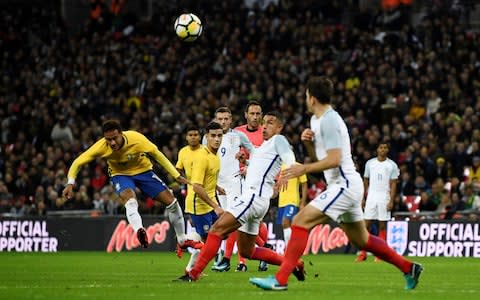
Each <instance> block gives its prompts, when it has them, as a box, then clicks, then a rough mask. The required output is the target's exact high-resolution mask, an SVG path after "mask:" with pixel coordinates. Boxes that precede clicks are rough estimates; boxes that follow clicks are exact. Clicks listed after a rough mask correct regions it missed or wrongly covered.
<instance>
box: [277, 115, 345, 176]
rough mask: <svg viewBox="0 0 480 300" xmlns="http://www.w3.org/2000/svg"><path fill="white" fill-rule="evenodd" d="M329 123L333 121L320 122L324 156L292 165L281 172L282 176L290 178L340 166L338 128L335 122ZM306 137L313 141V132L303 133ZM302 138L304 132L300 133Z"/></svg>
mask: <svg viewBox="0 0 480 300" xmlns="http://www.w3.org/2000/svg"><path fill="white" fill-rule="evenodd" d="M331 123H333V122H323V123H322V134H323V139H324V141H325V143H324V146H325V149H326V152H327V155H326V157H325V158H323V159H321V160H317V161H314V162H312V163H308V164H303V165H302V164H300V165H293V166H291V167H290V168H288V169H286V170H285V171H284V172H283V173H282V174H283V175H284V176H287V178H288V179H290V178H294V177H298V176H301V175H303V174H308V173H317V172H322V171H324V170H328V169H333V168H337V167H338V166H340V163H341V161H342V149H341V135H340V129H339V128H335V126H334V125H335V124H331ZM305 130H309V129H305ZM310 131H311V130H310ZM307 137H308V138H311V141H312V142H313V134H310V133H308V134H307V135H305V138H307ZM302 138H304V134H302ZM315 158H316V156H315Z"/></svg>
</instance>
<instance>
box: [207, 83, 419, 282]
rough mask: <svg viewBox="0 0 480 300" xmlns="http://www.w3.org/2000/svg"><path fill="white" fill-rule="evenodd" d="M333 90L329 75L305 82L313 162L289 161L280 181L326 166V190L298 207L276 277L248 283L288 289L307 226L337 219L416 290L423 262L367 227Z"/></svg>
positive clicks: (308, 144)
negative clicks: (398, 250) (332, 101)
mask: <svg viewBox="0 0 480 300" xmlns="http://www.w3.org/2000/svg"><path fill="white" fill-rule="evenodd" d="M332 94H333V83H332V82H331V80H330V79H328V78H326V77H323V76H322V77H313V78H311V79H310V80H309V81H308V82H307V85H306V91H305V96H306V104H307V109H308V111H309V112H311V113H312V114H313V116H312V118H311V121H310V126H311V128H307V129H305V130H304V131H303V132H302V135H301V139H302V141H303V142H304V144H305V146H306V148H307V151H308V153H309V155H310V156H311V158H312V163H309V164H303V165H302V164H294V165H291V166H290V167H289V168H287V169H285V170H284V171H283V172H282V174H281V179H280V180H279V181H280V185H284V184H286V183H287V182H288V179H290V178H294V177H298V176H301V175H303V174H306V173H310V172H320V171H323V172H324V175H325V179H326V181H327V189H326V190H325V191H323V192H322V193H321V194H319V195H318V196H317V197H316V198H315V199H314V200H313V201H311V202H310V203H309V204H308V205H307V206H305V207H304V208H303V209H302V210H300V212H299V213H298V214H297V216H296V217H295V219H294V220H293V225H292V226H291V228H292V235H291V238H290V242H289V243H288V245H287V249H286V251H285V258H284V260H283V262H282V264H281V266H280V269H279V270H278V272H277V273H276V274H275V276H270V277H267V278H250V282H251V283H252V284H254V285H256V286H258V287H260V288H262V289H265V290H286V289H287V282H288V277H289V276H290V274H291V273H292V272H293V271H294V270H295V269H296V268H297V262H298V259H299V258H300V257H301V256H302V254H303V253H304V251H305V248H306V246H307V241H308V236H309V231H310V230H311V229H312V228H313V227H315V226H317V225H319V224H326V223H328V222H330V221H331V220H333V221H336V222H338V223H339V224H340V226H341V228H342V229H343V231H344V232H345V234H346V235H347V237H348V239H349V240H350V242H351V243H353V244H354V245H355V246H357V247H358V248H359V249H362V250H365V251H369V252H372V253H373V254H375V255H376V256H378V257H379V258H381V259H382V260H384V261H386V262H389V263H391V264H393V265H395V266H396V267H397V268H398V269H400V270H401V271H402V272H403V273H404V277H405V280H406V285H405V288H406V289H413V288H415V286H416V285H417V283H418V277H419V276H420V273H421V272H422V270H423V268H422V266H421V265H419V264H416V263H413V262H410V261H408V260H406V259H405V258H404V257H402V256H400V255H399V254H397V253H396V252H395V250H393V249H392V248H390V247H389V246H388V245H387V243H386V242H385V241H384V240H382V239H379V238H378V237H376V236H374V235H371V234H369V233H368V231H367V228H366V226H365V222H364V221H363V213H362V208H361V202H362V198H363V191H364V187H363V183H362V178H361V177H360V174H359V173H358V172H357V171H356V170H355V165H354V163H353V160H352V155H351V152H350V151H351V150H350V149H351V147H350V137H349V135H348V130H347V126H346V124H345V122H344V121H343V119H342V118H341V117H340V115H339V114H338V113H337V112H336V111H335V110H334V109H333V108H332V106H331V105H330V99H331V96H332ZM317 159H318V160H317ZM204 247H205V246H204ZM202 251H203V250H202Z"/></svg>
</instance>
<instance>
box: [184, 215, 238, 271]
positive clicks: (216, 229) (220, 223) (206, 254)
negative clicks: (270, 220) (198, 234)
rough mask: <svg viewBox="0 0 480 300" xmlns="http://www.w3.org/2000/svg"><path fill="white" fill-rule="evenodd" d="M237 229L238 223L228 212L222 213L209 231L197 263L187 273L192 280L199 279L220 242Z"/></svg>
mask: <svg viewBox="0 0 480 300" xmlns="http://www.w3.org/2000/svg"><path fill="white" fill-rule="evenodd" d="M239 227H240V223H239V222H238V221H237V219H236V218H235V217H234V216H233V215H232V214H231V213H230V212H228V211H227V212H224V213H223V214H222V215H221V216H220V218H219V219H218V220H217V221H216V222H215V223H214V224H213V226H212V228H211V229H210V232H209V233H208V236H207V240H206V242H205V245H204V246H203V248H202V250H201V251H200V255H199V257H198V259H197V262H196V263H195V265H194V267H193V269H192V270H191V271H190V273H189V274H190V277H191V279H192V280H197V279H198V278H199V277H200V274H201V273H202V272H203V270H204V269H205V267H206V266H207V264H208V263H209V262H210V261H211V260H212V259H213V258H214V257H215V254H216V253H217V251H218V249H219V248H220V244H221V243H222V240H223V239H224V238H225V237H227V235H228V234H229V233H230V232H232V231H234V230H236V229H237V228H239Z"/></svg>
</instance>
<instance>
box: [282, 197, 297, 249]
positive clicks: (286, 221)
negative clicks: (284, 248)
mask: <svg viewBox="0 0 480 300" xmlns="http://www.w3.org/2000/svg"><path fill="white" fill-rule="evenodd" d="M297 213H298V207H297V206H294V205H287V206H286V207H285V209H284V211H283V216H282V227H283V240H284V241H285V245H287V244H288V241H289V240H290V236H291V235H292V229H291V228H290V227H291V226H292V220H293V217H294V216H295V215H296V214H297Z"/></svg>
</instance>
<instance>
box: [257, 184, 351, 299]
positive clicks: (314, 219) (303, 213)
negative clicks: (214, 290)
mask: <svg viewBox="0 0 480 300" xmlns="http://www.w3.org/2000/svg"><path fill="white" fill-rule="evenodd" d="M350 206H351V204H350V203H349V202H348V201H347V197H346V196H345V189H344V188H342V187H340V186H334V185H331V186H330V187H328V188H327V190H326V191H324V192H323V193H321V194H320V195H318V196H317V197H316V198H315V199H314V200H313V201H311V202H310V203H309V204H308V205H307V206H305V207H304V208H303V209H302V210H300V211H299V212H298V214H297V215H296V216H295V217H294V218H293V222H292V226H291V229H292V235H291V237H290V242H289V243H288V245H287V248H286V250H285V254H284V260H283V262H282V264H281V266H280V269H279V270H278V271H277V273H276V274H275V277H270V278H263V279H258V280H257V279H256V278H254V279H251V280H250V282H251V283H253V284H255V285H257V286H258V287H260V288H263V289H266V290H286V289H287V282H288V277H289V276H290V274H292V273H293V272H294V271H299V270H298V269H299V267H300V268H301V272H302V275H303V265H299V259H300V257H301V256H302V255H303V252H304V251H305V248H306V246H307V241H308V236H309V232H310V230H311V229H312V228H313V227H315V226H316V225H318V224H325V223H327V222H329V220H330V219H333V220H337V219H338V216H339V214H341V213H342V212H343V211H344V210H345V209H346V208H347V207H350ZM327 213H328V215H327ZM297 273H298V272H297ZM297 278H298V276H297Z"/></svg>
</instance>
